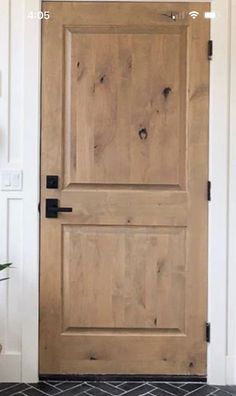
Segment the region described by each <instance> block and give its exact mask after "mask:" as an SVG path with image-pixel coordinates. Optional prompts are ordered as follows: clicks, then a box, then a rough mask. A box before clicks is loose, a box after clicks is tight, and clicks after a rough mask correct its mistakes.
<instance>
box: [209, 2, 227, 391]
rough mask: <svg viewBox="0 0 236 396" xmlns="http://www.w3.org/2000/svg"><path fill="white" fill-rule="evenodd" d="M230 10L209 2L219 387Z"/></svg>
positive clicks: (212, 287)
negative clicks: (213, 12) (212, 45)
mask: <svg viewBox="0 0 236 396" xmlns="http://www.w3.org/2000/svg"><path fill="white" fill-rule="evenodd" d="M229 8H230V1H228V0H223V1H221V0H213V1H212V10H213V11H215V12H216V15H217V18H216V19H215V20H212V24H211V35H212V39H213V43H214V57H213V61H212V63H211V77H210V87H211V88H210V146H209V149H210V158H209V174H210V176H209V177H210V180H211V182H212V197H213V199H212V202H211V203H210V204H209V291H208V310H209V322H210V323H211V343H210V344H209V348H208V381H209V383H217V384H219V385H224V384H225V381H226V339H227V334H226V330H227V328H226V321H227V312H226V304H227V299H226V297H227V296H226V293H227V237H228V234H227V232H228V230H227V210H228V209H227V208H228V129H229V125H228V123H229V110H228V109H229V45H228V43H229V40H230V35H229V33H230V32H229V24H230V18H229Z"/></svg>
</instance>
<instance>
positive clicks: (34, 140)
mask: <svg viewBox="0 0 236 396" xmlns="http://www.w3.org/2000/svg"><path fill="white" fill-rule="evenodd" d="M3 1H8V0H1V2H3ZM54 1H55V0H54ZM56 1H61V0H56ZM64 1H69V0H64ZM77 1H78V0H77ZM122 1H123V0H122ZM160 1H165V0H160ZM172 1H173V2H174V0H172ZM178 1H179V0H177V2H178ZM184 1H187V0H184ZM22 2H24V15H25V16H26V14H27V12H28V11H30V10H34V11H37V10H40V8H41V7H40V6H41V4H40V3H41V1H40V0H22ZM230 4H231V0H213V1H212V9H213V10H214V11H216V12H217V15H218V17H217V19H216V20H215V21H213V23H212V38H213V40H214V60H213V61H212V64H211V106H210V178H211V180H212V195H213V200H212V202H211V203H210V205H209V207H210V212H209V320H210V321H211V324H212V340H211V344H210V345H209V350H208V381H209V382H210V383H218V384H224V383H225V382H226V352H227V350H226V349H227V345H226V339H227V309H226V307H227V265H226V263H227V237H228V234H227V232H228V231H227V227H228V223H227V210H228V209H227V208H228V195H227V191H228V144H229V137H228V126H229V125H228V122H229V114H228V108H229V106H228V105H229V46H228V45H227V43H229V42H230V32H229V28H228V27H229V7H230ZM234 7H235V6H234ZM4 17H5V19H6V18H7V16H6V15H4ZM24 26H25V30H24V37H25V40H24V164H23V165H24V195H23V200H24V204H23V205H24V206H23V211H24V226H23V233H24V242H23V244H24V246H23V259H24V272H23V284H22V307H23V309H22V314H23V318H22V358H21V369H22V374H21V380H22V381H28V382H33V381H36V380H37V379H38V309H39V301H38V281H39V276H38V263H39V253H38V249H39V238H38V228H39V221H38V214H37V203H38V197H39V146H40V142H39V131H40V128H39V119H40V47H41V46H40V23H39V22H37V21H34V20H30V21H29V20H27V18H26V17H25V21H24ZM232 46H235V40H234V41H233V42H232ZM0 48H1V47H0ZM235 54H236V50H235ZM235 62H236V60H235ZM234 65H235V63H234ZM232 76H233V72H232ZM231 100H232V103H234V107H235V103H236V99H235V92H231ZM235 113H236V110H235ZM232 114H233V112H231V125H232V126H233V125H235V120H234V119H233V116H232ZM232 130H233V129H232ZM230 138H231V142H232V143H233V142H234V143H235V145H236V142H235V137H233V136H231V137H230ZM230 152H231V157H230V159H231V160H230V170H231V182H230V184H229V187H230V189H229V192H230V200H229V203H230V206H229V207H230V210H233V209H232V208H233V203H234V204H235V201H236V191H235V186H234V183H233V176H234V180H235V177H236V163H235V159H234V155H233V150H232V149H231V150H230ZM234 210H235V208H234ZM232 213H233V211H232ZM234 217H236V213H234ZM232 221H233V222H232ZM232 221H230V222H229V232H230V235H231V238H230V239H229V242H230V245H229V247H230V249H229V259H230V262H229V271H230V272H229V273H230V276H232V279H230V280H229V285H230V288H229V296H230V299H231V300H230V303H229V309H230V312H231V311H232V312H233V311H234V318H235V319H236V304H234V301H235V297H234V284H235V279H236V274H235V265H234V262H233V259H235V257H236V252H235V249H236V248H235V247H234V245H236V244H235V243H234V241H233V235H234V229H235V227H233V225H234V224H236V219H235V220H234V218H233V219H232ZM234 324H235V321H234V322H233V321H229V331H230V333H232V340H235V341H236V337H235V334H233V333H235V332H234ZM233 350H235V353H233V357H232V354H230V353H229V352H230V351H229V344H228V355H229V358H228V362H229V361H231V363H230V364H229V365H230V367H231V372H233V374H232V375H231V376H230V378H229V377H228V381H230V382H231V383H235V384H236V369H235V361H236V360H235V359H234V356H235V357H236V347H235V348H233ZM232 362H234V363H232ZM6 364H7V363H6ZM232 367H233V369H232ZM9 370H11V367H10V366H8V369H7V366H6V375H5V377H4V378H7V373H9ZM0 371H1V366H0ZM16 371H17V370H16ZM17 375H18V374H17V373H16V374H15V380H18V377H17ZM13 376H14V374H13ZM11 380H13V378H12V377H11Z"/></svg>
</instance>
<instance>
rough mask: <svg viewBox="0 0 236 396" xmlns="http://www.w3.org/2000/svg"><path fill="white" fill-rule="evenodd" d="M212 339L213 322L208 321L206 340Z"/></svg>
mask: <svg viewBox="0 0 236 396" xmlns="http://www.w3.org/2000/svg"><path fill="white" fill-rule="evenodd" d="M210 341H211V324H210V323H208V322H207V323H206V342H208V343H209V342H210Z"/></svg>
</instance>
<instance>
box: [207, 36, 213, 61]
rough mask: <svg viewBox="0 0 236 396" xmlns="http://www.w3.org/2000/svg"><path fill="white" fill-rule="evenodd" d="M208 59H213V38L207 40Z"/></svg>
mask: <svg viewBox="0 0 236 396" xmlns="http://www.w3.org/2000/svg"><path fill="white" fill-rule="evenodd" d="M208 59H209V61H211V60H212V59H213V40H209V41H208Z"/></svg>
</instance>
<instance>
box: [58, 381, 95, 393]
mask: <svg viewBox="0 0 236 396" xmlns="http://www.w3.org/2000/svg"><path fill="white" fill-rule="evenodd" d="M90 389H91V386H89V385H87V384H86V383H82V384H79V385H78V386H75V387H74V388H71V389H68V390H66V391H64V392H63V393H62V395H63V396H75V395H76V396H77V395H81V394H83V392H87V391H88V390H90Z"/></svg>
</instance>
